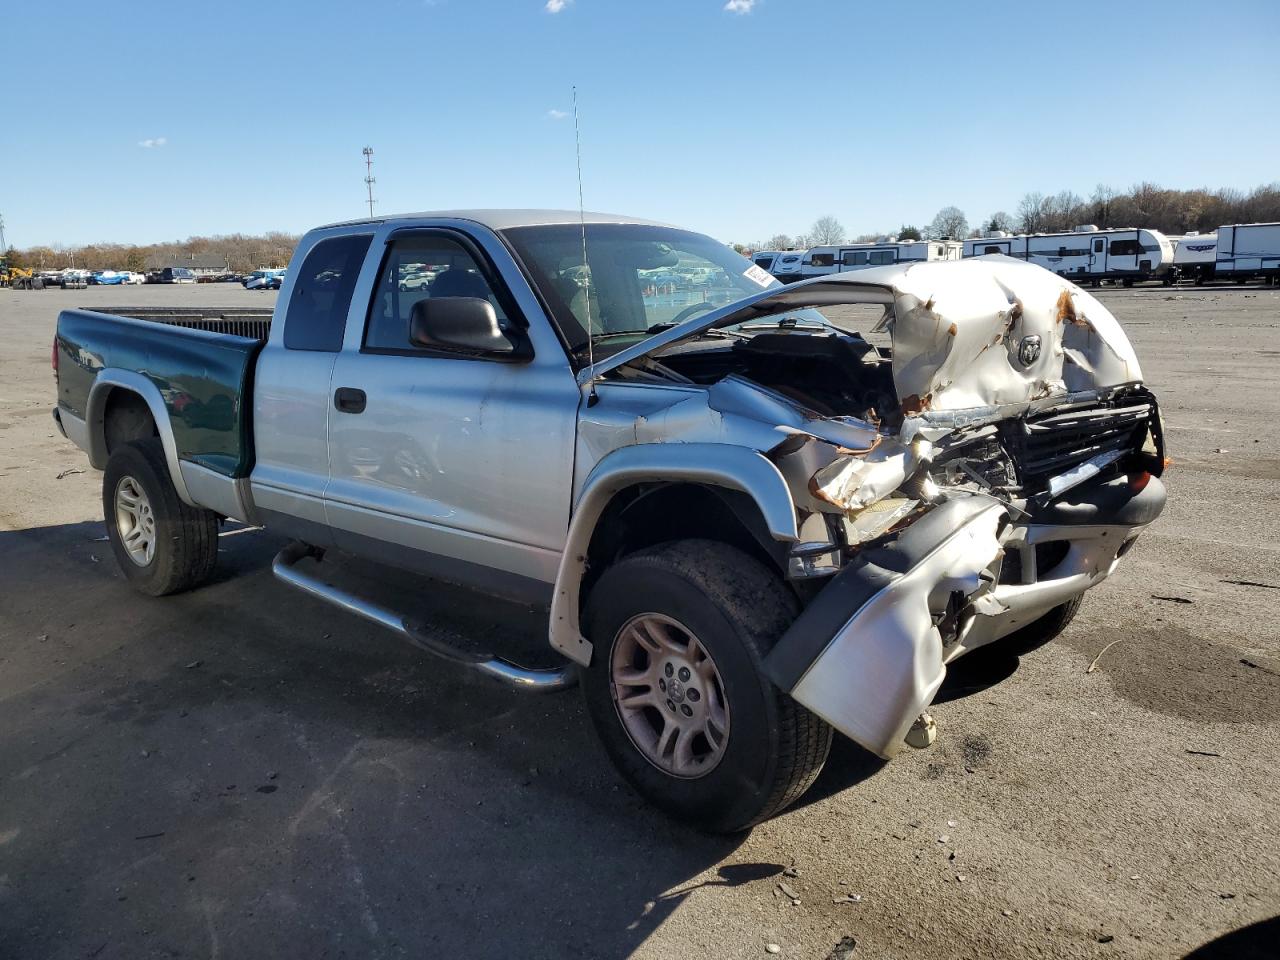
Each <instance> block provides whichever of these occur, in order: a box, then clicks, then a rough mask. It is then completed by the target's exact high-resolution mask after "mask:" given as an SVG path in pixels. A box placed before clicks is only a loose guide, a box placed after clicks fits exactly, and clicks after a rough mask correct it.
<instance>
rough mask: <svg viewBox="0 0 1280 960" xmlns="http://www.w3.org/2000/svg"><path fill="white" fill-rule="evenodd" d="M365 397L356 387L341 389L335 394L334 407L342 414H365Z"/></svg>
mask: <svg viewBox="0 0 1280 960" xmlns="http://www.w3.org/2000/svg"><path fill="white" fill-rule="evenodd" d="M365 399H366V398H365V395H364V391H363V390H358V389H356V388H355V387H339V388H338V389H337V390H335V391H334V392H333V407H334V409H335V410H337V411H339V412H340V413H364V404H365Z"/></svg>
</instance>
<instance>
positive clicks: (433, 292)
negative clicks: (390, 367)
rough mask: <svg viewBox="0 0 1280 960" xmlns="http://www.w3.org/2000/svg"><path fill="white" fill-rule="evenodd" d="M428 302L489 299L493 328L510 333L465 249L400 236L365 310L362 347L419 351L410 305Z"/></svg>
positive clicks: (491, 291)
mask: <svg viewBox="0 0 1280 960" xmlns="http://www.w3.org/2000/svg"><path fill="white" fill-rule="evenodd" d="M432 297H476V298H478V299H481V300H488V301H489V302H490V303H491V304H493V310H494V313H496V314H497V316H498V326H499V327H501V328H502V329H503V330H508V329H510V326H511V324H510V321H509V320H508V318H507V315H506V313H505V312H504V310H503V307H502V302H501V301H500V300H499V298H498V297H497V295H496V294H495V292H494V289H493V286H492V284H490V282H489V280H488V279H487V278H486V277H485V275H484V273H483V272H482V271H481V269H480V266H479V265H478V264H477V263H476V261H475V258H474V257H472V256H471V254H470V253H468V252H467V250H466V248H465V247H463V246H462V244H460V243H458V242H457V241H456V240H452V239H450V238H448V237H443V236H433V235H429V234H423V235H416V236H407V237H402V238H401V239H399V240H396V241H395V242H394V243H393V244H392V245H391V250H390V251H389V252H388V253H387V257H386V259H385V260H384V261H383V264H382V274H381V276H379V277H378V286H377V287H376V288H375V289H374V293H373V303H372V304H371V305H370V307H369V321H368V323H367V324H366V326H365V331H364V345H365V347H366V348H368V349H372V350H396V351H403V350H422V348H421V347H416V346H414V345H413V344H412V343H411V342H410V341H409V314H410V313H411V312H412V311H413V305H414V304H415V303H417V302H418V301H420V300H427V299H429V298H432ZM424 352H425V351H424Z"/></svg>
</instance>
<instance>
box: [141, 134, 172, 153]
mask: <svg viewBox="0 0 1280 960" xmlns="http://www.w3.org/2000/svg"><path fill="white" fill-rule="evenodd" d="M168 142H169V140H168V138H167V137H148V138H147V139H146V140H139V141H138V146H140V147H145V148H146V149H148V150H150V149H152V148H153V147H163V146H164V145H165V144H166V143H168Z"/></svg>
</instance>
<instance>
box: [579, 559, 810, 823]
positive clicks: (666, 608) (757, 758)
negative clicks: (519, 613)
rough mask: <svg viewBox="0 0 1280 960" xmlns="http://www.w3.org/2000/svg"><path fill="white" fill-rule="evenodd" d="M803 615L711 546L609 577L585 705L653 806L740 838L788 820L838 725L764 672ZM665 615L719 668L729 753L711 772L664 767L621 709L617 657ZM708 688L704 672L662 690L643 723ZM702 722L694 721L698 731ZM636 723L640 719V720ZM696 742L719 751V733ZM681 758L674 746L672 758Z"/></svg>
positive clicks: (595, 599) (715, 694)
mask: <svg viewBox="0 0 1280 960" xmlns="http://www.w3.org/2000/svg"><path fill="white" fill-rule="evenodd" d="M797 609H798V605H797V602H796V599H795V597H794V596H793V595H792V594H791V592H790V591H789V590H788V589H787V588H786V586H785V585H784V584H783V583H782V581H781V580H780V579H779V578H778V577H777V576H775V575H774V574H773V573H772V572H771V571H770V570H768V569H767V568H765V567H764V566H763V565H761V564H760V563H759V562H757V561H756V560H755V559H753V558H752V557H750V556H748V555H746V554H745V553H743V552H741V551H739V550H737V549H735V548H733V547H730V546H728V545H726V544H723V543H718V542H715V541H710V540H683V541H678V542H675V543H666V544H662V545H659V546H657V547H653V548H651V549H649V550H645V551H642V552H640V553H636V554H632V555H631V556H628V557H625V558H624V559H622V560H621V561H619V562H618V563H616V564H615V565H613V566H612V567H610V568H609V569H608V570H606V571H605V572H604V574H603V575H602V576H601V577H600V580H599V581H598V582H597V583H596V585H595V587H594V588H593V589H592V591H591V594H590V597H589V599H588V603H587V610H586V617H585V623H586V624H587V635H588V637H589V638H590V639H591V641H592V644H593V656H592V662H591V666H590V667H586V668H583V670H582V691H583V697H584V699H585V700H586V705H587V710H588V712H589V713H590V715H591V719H592V722H593V724H594V725H595V728H596V732H597V733H598V734H599V736H600V739H601V741H602V743H603V745H604V748H605V751H606V752H607V753H608V754H609V757H610V759H611V760H612V761H613V763H614V765H615V766H616V767H617V769H618V771H619V772H620V773H621V774H622V776H623V777H624V778H625V779H626V780H627V781H628V782H629V783H630V784H631V785H632V786H633V787H634V788H635V789H636V791H637V792H638V793H640V794H641V795H642V796H643V797H644V798H645V799H647V800H648V801H649V802H650V803H652V804H653V805H654V806H656V807H658V808H660V809H662V810H663V811H665V812H666V813H668V814H669V815H671V816H673V817H675V818H677V819H679V820H682V821H684V822H687V823H691V824H693V825H695V826H698V827H700V828H702V829H705V830H710V831H713V832H717V833H732V832H736V831H739V830H745V829H747V828H749V827H751V826H754V825H755V824H757V823H760V822H761V821H763V820H767V819H768V818H770V817H772V816H774V815H775V814H777V813H779V812H780V811H782V810H783V809H785V808H786V807H787V806H789V805H790V804H791V803H793V802H794V801H795V800H796V799H797V798H799V797H800V795H801V794H803V793H804V792H805V790H807V789H808V788H809V786H810V785H811V784H812V783H813V781H814V780H815V779H816V778H817V776H818V773H819V771H821V769H822V765H823V763H824V762H825V761H826V759H827V752H828V751H829V749H830V747H831V736H832V731H831V727H829V726H828V725H827V724H826V723H824V722H823V721H822V720H820V719H819V718H818V717H817V716H815V715H814V714H812V713H810V712H809V711H808V710H806V709H805V708H804V707H802V706H800V705H799V704H798V703H796V702H795V701H794V700H792V699H791V698H790V697H789V696H787V695H786V694H784V693H782V692H781V691H779V690H778V689H777V688H776V687H775V686H774V685H773V684H772V683H770V681H769V680H768V679H766V677H765V676H764V673H763V670H762V667H761V665H762V661H763V659H764V657H765V655H766V654H767V653H768V652H769V650H770V649H771V648H772V647H773V644H774V643H775V642H776V641H777V639H778V638H779V637H780V636H781V635H782V633H783V632H784V631H785V630H786V629H787V627H788V626H790V624H791V623H792V621H793V620H794V619H795V616H796V613H797ZM654 617H656V618H658V619H659V621H662V620H669V621H670V622H672V623H674V624H675V627H676V628H680V629H683V630H684V631H685V632H686V635H687V636H689V637H696V642H697V644H698V645H700V646H701V647H702V648H704V649H705V651H706V653H707V655H709V661H710V662H711V664H712V667H711V671H712V672H713V673H714V674H715V678H716V680H715V682H707V683H706V689H707V691H708V692H707V693H706V694H703V695H702V700H703V703H702V705H701V706H702V707H703V708H704V709H705V710H707V711H710V709H711V707H712V701H713V700H715V701H718V702H720V703H721V704H722V706H723V708H724V716H725V718H726V725H725V730H724V736H723V738H722V739H721V746H720V747H719V748H718V754H717V755H716V758H715V759H714V762H711V761H708V763H709V769H707V770H706V771H705V772H703V771H699V772H694V773H691V774H688V775H684V776H679V775H676V774H675V773H674V772H672V771H670V770H667V769H663V768H662V767H660V766H659V765H658V763H657V761H655V760H653V759H650V756H649V755H647V754H646V753H645V752H644V748H642V747H641V746H639V745H638V741H637V739H636V737H635V736H634V735H633V733H632V732H628V726H627V721H624V719H623V714H624V708H623V707H620V706H618V704H617V703H616V695H615V691H616V690H617V689H618V685H617V684H616V683H615V679H614V677H615V667H614V665H613V661H614V656H615V653H618V654H621V653H624V652H625V648H624V647H622V646H620V645H624V644H626V643H627V642H628V641H627V637H628V636H630V635H631V634H629V632H628V631H629V629H630V626H631V625H633V624H635V623H637V622H649V620H650V619H651V618H654ZM663 629H667V628H666V627H664V628H663ZM673 629H675V628H673ZM675 635H676V636H679V629H675ZM692 647H693V643H692V642H690V643H689V645H688V648H690V649H691V648H692ZM641 660H642V662H644V663H645V665H646V666H645V669H654V670H655V671H656V672H655V674H654V675H655V676H658V677H659V683H660V684H665V681H663V680H661V676H662V673H661V670H662V668H661V667H651V666H650V665H651V664H655V663H657V662H658V660H657V658H654V659H652V660H651V659H650V658H649V657H648V655H647V652H642V655H641ZM668 662H670V661H668ZM703 666H705V663H704V664H703ZM619 669H623V670H626V669H630V668H629V667H622V668H619ZM688 672H689V671H687V670H682V671H678V673H679V676H678V679H687V675H688ZM666 676H672V674H670V673H667V674H666ZM705 679H706V678H705V677H703V676H702V674H701V668H699V676H696V677H693V678H692V682H690V683H689V684H688V685H687V686H686V687H684V688H682V689H681V690H680V691H675V687H674V686H672V687H668V688H665V690H664V691H656V690H655V691H654V692H655V694H657V697H656V698H655V699H657V700H658V702H656V703H654V704H653V705H651V706H649V707H646V708H644V714H643V718H650V720H649V721H647V722H652V723H654V724H656V723H657V722H659V720H661V722H662V723H664V724H666V723H669V722H671V721H670V720H668V718H667V715H666V714H664V713H663V712H662V710H663V709H664V707H665V708H666V709H668V710H670V711H671V715H672V716H675V708H674V707H673V706H672V700H671V697H673V696H676V697H680V696H686V697H687V700H682V701H681V703H680V710H684V709H685V707H686V706H688V705H690V704H692V705H693V706H694V707H695V708H697V707H698V706H699V704H698V703H697V698H695V696H694V693H692V692H688V691H689V690H693V689H694V687H695V686H696V685H697V684H698V683H699V682H700V681H703V680H705ZM642 688H643V685H642V687H641V689H642ZM648 688H649V689H650V690H653V689H654V688H653V687H652V686H651V685H650V686H649V687H648ZM636 689H637V688H636V687H631V688H628V692H629V693H634V692H635V690H636ZM673 691H675V692H673ZM664 697H665V704H664V703H662V702H661V700H662V698H664ZM697 716H698V715H695V716H694V720H692V721H690V722H691V723H694V724H696V723H697V722H698V720H697ZM643 718H642V719H643ZM631 722H632V723H633V725H634V723H636V722H637V721H636V720H635V718H634V713H633V719H632V721H631ZM663 729H665V726H664V728H663ZM699 737H701V740H698V738H699ZM656 739H658V740H659V741H660V740H661V738H660V737H657V738H656ZM693 742H694V743H695V744H697V743H701V745H702V746H703V747H706V748H709V750H710V751H712V752H714V751H715V750H716V747H715V746H714V745H713V743H712V740H711V739H710V733H709V732H708V733H706V734H702V733H698V734H694V735H693ZM651 749H652V745H651ZM688 749H693V748H688ZM677 752H678V750H677V749H676V748H673V753H672V756H673V758H674V757H675V756H676V755H677Z"/></svg>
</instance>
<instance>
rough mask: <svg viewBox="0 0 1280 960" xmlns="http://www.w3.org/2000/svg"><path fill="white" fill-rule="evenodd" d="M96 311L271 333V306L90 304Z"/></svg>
mask: <svg viewBox="0 0 1280 960" xmlns="http://www.w3.org/2000/svg"><path fill="white" fill-rule="evenodd" d="M85 309H86V310H89V311H91V312H93V313H103V314H107V315H108V316H116V317H129V318H130V319H133V320H146V321H147V322H149V323H164V324H168V325H170V326H174V327H186V328H187V329H189V330H207V331H209V332H210V333H230V334H234V335H236V336H239V337H248V338H250V339H251V340H258V341H261V342H265V341H266V339H267V335H268V334H269V333H270V332H271V314H272V310H271V308H270V307H265V308H264V307H86V308H85Z"/></svg>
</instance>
